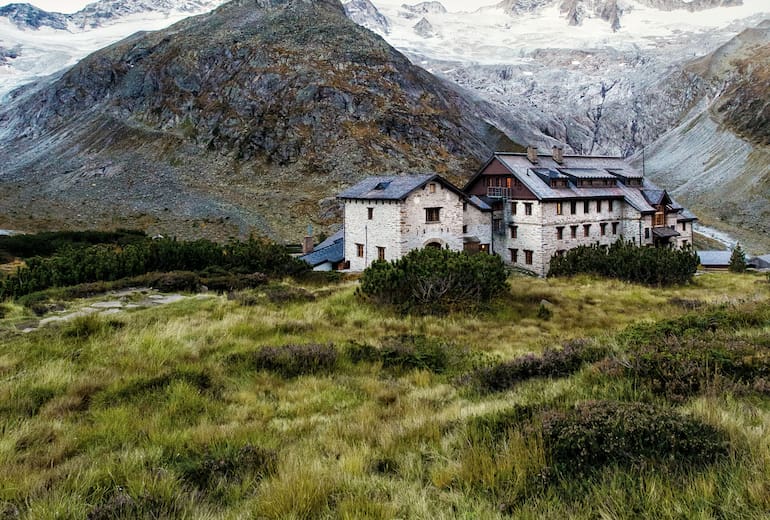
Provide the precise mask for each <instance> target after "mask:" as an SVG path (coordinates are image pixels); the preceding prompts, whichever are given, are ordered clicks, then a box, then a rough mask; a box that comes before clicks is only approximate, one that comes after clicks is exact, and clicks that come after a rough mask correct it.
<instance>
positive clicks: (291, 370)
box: [252, 345, 338, 377]
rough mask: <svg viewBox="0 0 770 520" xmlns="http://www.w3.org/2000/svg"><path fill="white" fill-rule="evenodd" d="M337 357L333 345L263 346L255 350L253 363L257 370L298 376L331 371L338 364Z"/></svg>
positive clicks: (284, 375) (286, 375)
mask: <svg viewBox="0 0 770 520" xmlns="http://www.w3.org/2000/svg"><path fill="white" fill-rule="evenodd" d="M337 357H338V355H337V349H335V348H334V346H333V345H286V346H283V347H262V348H261V349H259V350H257V351H256V352H254V354H253V357H252V363H253V366H254V368H256V369H257V370H268V371H270V372H275V373H276V374H279V375H281V376H283V377H297V376H301V375H305V374H316V373H320V372H331V371H333V370H334V368H335V367H336V366H337Z"/></svg>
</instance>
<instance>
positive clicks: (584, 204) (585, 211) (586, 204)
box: [583, 200, 590, 213]
mask: <svg viewBox="0 0 770 520" xmlns="http://www.w3.org/2000/svg"><path fill="white" fill-rule="evenodd" d="M589 211H590V210H589V208H588V201H587V200H584V201H583V213H588V212H589Z"/></svg>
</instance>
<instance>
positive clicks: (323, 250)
mask: <svg viewBox="0 0 770 520" xmlns="http://www.w3.org/2000/svg"><path fill="white" fill-rule="evenodd" d="M299 259H300V260H304V261H305V262H307V263H308V264H310V265H311V266H312V267H315V266H318V265H321V264H325V263H326V262H331V263H333V264H336V263H338V262H342V261H343V260H344V259H345V232H344V230H342V229H341V230H339V231H337V232H336V233H335V234H333V235H332V236H330V237H329V238H327V239H326V240H324V241H323V242H321V243H320V244H318V245H317V246H316V247H315V249H313V251H312V252H311V253H308V254H306V255H302V256H300V257H299Z"/></svg>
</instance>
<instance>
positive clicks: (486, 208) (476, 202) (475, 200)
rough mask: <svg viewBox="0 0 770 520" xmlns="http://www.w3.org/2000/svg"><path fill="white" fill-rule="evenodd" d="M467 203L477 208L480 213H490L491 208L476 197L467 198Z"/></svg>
mask: <svg viewBox="0 0 770 520" xmlns="http://www.w3.org/2000/svg"><path fill="white" fill-rule="evenodd" d="M468 201H469V202H470V203H471V204H473V205H474V206H476V207H477V208H479V209H480V210H481V211H492V206H490V205H489V204H487V203H486V202H484V201H483V200H481V199H480V198H478V197H477V196H476V195H471V196H470V197H468Z"/></svg>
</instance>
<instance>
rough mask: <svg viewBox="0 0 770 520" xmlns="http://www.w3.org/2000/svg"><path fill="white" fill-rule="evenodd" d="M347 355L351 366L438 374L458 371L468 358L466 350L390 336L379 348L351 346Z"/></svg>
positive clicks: (417, 338) (416, 338)
mask: <svg viewBox="0 0 770 520" xmlns="http://www.w3.org/2000/svg"><path fill="white" fill-rule="evenodd" d="M345 355H346V357H347V358H348V359H349V360H350V361H351V362H352V363H381V364H382V366H383V368H386V369H391V370H398V371H405V370H414V369H418V370H428V371H430V372H433V373H436V374H442V373H445V372H447V371H448V370H450V369H451V368H459V367H460V366H461V365H462V364H463V362H464V360H465V358H466V357H468V356H467V352H466V351H465V350H463V349H459V348H457V347H455V346H452V345H449V344H447V343H445V342H443V341H441V340H438V339H433V338H428V337H426V336H420V335H415V336H413V335H402V336H392V337H387V338H385V339H383V340H382V346H380V347H379V348H378V347H374V346H372V345H369V344H360V343H350V344H348V345H347V347H346V349H345Z"/></svg>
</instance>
